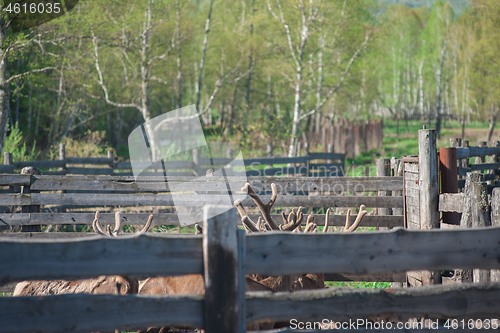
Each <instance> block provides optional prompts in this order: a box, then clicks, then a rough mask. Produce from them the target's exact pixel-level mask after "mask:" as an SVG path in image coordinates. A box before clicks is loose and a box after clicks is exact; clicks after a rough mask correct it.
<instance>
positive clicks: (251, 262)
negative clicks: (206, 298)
mask: <svg viewBox="0 0 500 333" xmlns="http://www.w3.org/2000/svg"><path fill="white" fill-rule="evenodd" d="M499 238H500V228H492V227H489V228H478V229H468V230H426V231H408V230H405V229H398V230H395V231H389V232H370V233H356V232H355V233H352V234H295V233H291V234H290V233H280V232H270V233H266V234H265V235H261V234H251V235H248V236H247V243H246V245H247V273H248V274H253V273H260V274H268V275H282V274H301V273H305V272H308V273H353V274H354V273H356V274H358V273H377V272H405V271H409V270H419V269H427V270H447V269H455V268H481V269H498V268H500V262H499V261H498V260H497V258H498V256H500V247H499V246H498V239H499ZM416 254H418V255H416Z"/></svg>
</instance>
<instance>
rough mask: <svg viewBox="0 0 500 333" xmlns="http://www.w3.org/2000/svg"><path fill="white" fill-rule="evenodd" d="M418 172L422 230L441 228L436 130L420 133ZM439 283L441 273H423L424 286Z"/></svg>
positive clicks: (420, 131)
mask: <svg viewBox="0 0 500 333" xmlns="http://www.w3.org/2000/svg"><path fill="white" fill-rule="evenodd" d="M418 170H419V177H418V178H419V179H418V184H419V192H420V194H419V198H420V200H419V202H420V204H419V206H420V207H419V212H420V229H422V230H427V229H434V228H439V211H438V198H439V195H438V191H439V183H438V159H437V150H436V131H435V130H432V129H423V130H419V131H418ZM439 283H441V275H440V272H439V271H422V285H424V286H426V285H431V284H439Z"/></svg>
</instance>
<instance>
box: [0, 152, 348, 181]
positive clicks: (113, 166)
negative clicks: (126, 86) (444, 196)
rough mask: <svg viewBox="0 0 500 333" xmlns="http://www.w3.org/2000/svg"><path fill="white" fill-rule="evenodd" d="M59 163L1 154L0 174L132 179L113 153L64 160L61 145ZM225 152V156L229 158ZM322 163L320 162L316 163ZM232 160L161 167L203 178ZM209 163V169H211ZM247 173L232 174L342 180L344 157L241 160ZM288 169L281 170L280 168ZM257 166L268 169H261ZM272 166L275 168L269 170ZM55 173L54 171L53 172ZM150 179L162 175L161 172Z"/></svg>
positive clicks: (200, 160)
mask: <svg viewBox="0 0 500 333" xmlns="http://www.w3.org/2000/svg"><path fill="white" fill-rule="evenodd" d="M60 152H61V155H60V158H59V160H44V161H23V162H12V157H11V155H10V153H8V152H6V153H4V165H0V173H14V172H15V171H16V170H20V169H22V168H24V167H27V166H32V167H35V168H38V169H48V170H46V171H44V172H43V173H44V174H45V175H69V174H75V175H121V176H127V175H128V176H132V175H133V171H132V164H131V162H115V159H114V156H113V152H112V151H108V157H66V153H65V151H64V145H61V149H60ZM232 154H233V153H232V151H231V150H228V152H227V155H228V156H232ZM320 161H323V162H320ZM232 162H234V160H233V158H232V157H231V158H229V157H228V158H213V159H209V158H200V157H199V153H196V152H193V154H192V160H189V161H164V167H165V169H166V170H168V173H169V175H170V176H192V175H205V173H206V171H207V170H209V169H210V168H220V167H224V166H227V165H229V166H230V165H231V163H232ZM212 163H213V165H212ZM244 163H245V166H246V167H247V168H246V169H247V170H235V171H234V173H235V175H247V176H274V175H305V176H310V175H312V176H318V177H325V176H330V177H332V176H333V177H335V176H343V175H344V168H345V154H340V153H333V152H330V153H308V152H307V155H306V156H298V157H263V158H248V159H244ZM284 164H285V165H288V166H283V165H284ZM134 165H135V166H136V167H143V168H147V167H149V166H150V165H151V163H149V162H144V163H140V162H135V163H134ZM261 166H268V167H267V168H265V169H263V168H262V167H261ZM273 166H276V167H273ZM54 169H58V170H54ZM150 174H151V175H159V176H162V175H163V171H161V172H158V173H155V172H150Z"/></svg>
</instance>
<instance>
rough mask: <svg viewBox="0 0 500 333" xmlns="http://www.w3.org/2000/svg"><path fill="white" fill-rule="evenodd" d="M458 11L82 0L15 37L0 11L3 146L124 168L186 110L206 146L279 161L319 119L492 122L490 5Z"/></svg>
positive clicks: (348, 4)
mask: <svg viewBox="0 0 500 333" xmlns="http://www.w3.org/2000/svg"><path fill="white" fill-rule="evenodd" d="M461 3H462V6H459V9H457V8H455V9H456V10H457V11H458V10H461V11H460V16H455V15H454V11H453V8H452V7H451V6H450V4H449V3H447V2H442V1H436V2H434V3H433V5H432V8H429V7H419V8H412V7H408V6H407V5H404V4H402V5H401V4H394V5H387V4H384V3H379V2H374V1H369V0H349V1H346V0H335V1H320V0H310V1H302V0H279V1H276V0H240V1H223V0H191V1H182V0H156V1H152V0H136V1H134V0H101V1H96V0H93V1H91V0H87V1H80V2H79V3H78V5H77V6H76V7H75V9H73V10H72V11H71V12H69V13H68V14H67V15H64V16H62V17H61V18H59V19H57V20H54V21H51V22H49V23H47V24H45V25H42V26H40V27H38V28H35V29H32V30H26V31H23V32H22V33H13V32H12V31H11V30H10V29H9V25H8V20H7V18H6V17H5V15H4V16H3V17H2V19H1V20H0V21H1V22H0V28H1V29H0V30H1V31H0V32H1V36H0V38H1V51H0V53H1V54H0V56H1V57H2V59H3V61H2V63H1V65H0V72H1V73H0V85H2V86H3V87H4V89H3V90H2V91H1V94H0V109H1V110H0V112H1V115H0V128H1V129H2V131H0V144H2V148H4V150H5V149H7V147H3V146H4V141H5V135H6V134H7V135H8V134H9V133H12V132H14V133H17V134H16V135H17V137H19V136H22V137H23V140H24V142H26V143H27V146H28V149H27V148H25V154H26V152H29V151H32V150H30V149H31V148H32V147H33V145H36V146H35V150H33V153H36V152H41V154H40V155H39V156H40V157H45V156H47V155H54V154H55V151H56V150H55V148H51V147H56V146H58V144H59V143H61V142H65V143H66V144H67V145H71V144H72V142H73V141H72V140H83V141H85V142H87V143H89V147H90V146H91V144H92V143H98V144H102V145H103V146H106V145H107V146H109V147H113V148H115V149H116V151H117V153H118V155H119V156H123V157H124V158H126V157H127V154H128V149H127V136H128V134H129V133H130V132H131V131H132V130H133V129H134V128H135V127H137V126H138V125H140V124H141V123H143V122H144V121H145V120H147V119H151V118H153V117H155V116H157V115H159V114H162V113H164V112H167V111H170V110H174V109H176V108H179V107H182V106H186V105H190V104H195V105H196V107H197V110H198V112H199V113H200V114H201V118H202V121H203V124H204V127H205V129H206V131H207V133H208V134H210V135H212V136H214V137H216V138H217V140H221V139H224V140H229V141H233V142H237V143H240V144H242V145H243V146H244V148H245V150H247V151H249V150H255V149H262V148H263V147H265V145H266V144H267V143H268V142H273V145H274V147H276V148H275V149H280V147H282V149H283V151H284V153H285V154H293V153H294V149H295V147H296V141H297V140H298V139H300V138H302V137H303V135H302V132H305V133H306V135H307V133H308V132H312V131H315V132H318V131H319V130H320V128H321V127H322V126H324V124H325V123H337V124H338V123H339V122H342V123H352V122H361V121H365V120H370V119H373V118H379V117H392V118H394V119H396V120H398V121H399V120H401V124H405V121H406V123H407V121H408V120H409V119H410V118H415V117H417V118H423V119H425V121H428V122H430V123H431V124H430V126H436V127H437V128H438V130H439V127H440V126H442V124H443V121H446V120H447V119H450V118H452V117H453V118H455V119H460V120H461V121H462V123H463V124H465V123H466V122H468V121H470V120H471V119H484V120H486V119H490V120H491V122H492V124H493V125H494V122H495V121H496V118H497V117H498V114H499V107H498V105H499V96H500V95H499V88H500V85H499V80H500V75H498V74H499V69H498V68H499V67H498V65H499V60H498V59H499V58H498V53H499V51H500V31H499V29H500V20H499V17H500V6H499V5H498V2H497V1H495V0H476V1H471V2H470V3H469V4H468V6H467V7H465V8H464V7H463V2H461ZM455 5H456V3H455ZM3 14H6V12H5V8H3ZM8 123H10V124H15V123H17V124H19V125H18V127H19V128H18V129H17V130H16V129H15V128H14V127H13V126H10V127H9V129H7V124H8ZM16 131H17V132H16ZM19 131H20V132H19ZM82 138H84V139H82ZM22 144H23V142H20V141H19V140H17V141H15V140H13V139H12V137H11V138H10V140H9V137H8V138H7V140H6V142H5V145H9V147H8V148H9V150H10V151H12V150H13V149H15V147H12V146H18V147H20V146H22ZM319 148H321V147H319ZM19 149H20V148H19ZM83 150H85V149H83ZM87 150H88V151H82V152H81V154H83V155H85V154H91V155H92V154H95V153H98V152H94V151H92V152H90V148H88V149H87ZM18 155H20V154H18ZM14 158H16V156H15V157H14ZM18 158H21V157H18Z"/></svg>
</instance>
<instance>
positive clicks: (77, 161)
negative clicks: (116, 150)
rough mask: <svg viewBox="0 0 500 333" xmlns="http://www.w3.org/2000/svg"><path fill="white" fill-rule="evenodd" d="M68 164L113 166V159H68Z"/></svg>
mask: <svg viewBox="0 0 500 333" xmlns="http://www.w3.org/2000/svg"><path fill="white" fill-rule="evenodd" d="M66 164H104V165H108V164H113V159H112V158H106V157H66Z"/></svg>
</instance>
